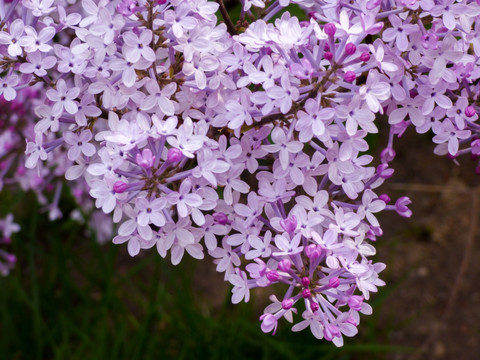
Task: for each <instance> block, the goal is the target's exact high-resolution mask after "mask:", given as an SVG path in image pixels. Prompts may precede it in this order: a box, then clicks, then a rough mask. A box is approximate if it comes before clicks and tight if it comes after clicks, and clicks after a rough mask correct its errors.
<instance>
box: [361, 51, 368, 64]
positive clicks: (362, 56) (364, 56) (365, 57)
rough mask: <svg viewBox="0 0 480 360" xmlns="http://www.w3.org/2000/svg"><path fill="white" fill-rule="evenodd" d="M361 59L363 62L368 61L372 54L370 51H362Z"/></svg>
mask: <svg viewBox="0 0 480 360" xmlns="http://www.w3.org/2000/svg"><path fill="white" fill-rule="evenodd" d="M360 60H362V61H363V62H367V61H368V60H370V54H369V53H368V52H364V53H362V55H360Z"/></svg>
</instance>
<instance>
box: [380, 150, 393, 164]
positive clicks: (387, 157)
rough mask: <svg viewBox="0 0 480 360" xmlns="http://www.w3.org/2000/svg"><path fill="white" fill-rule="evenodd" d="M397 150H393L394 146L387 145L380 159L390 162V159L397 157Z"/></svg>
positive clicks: (383, 161)
mask: <svg viewBox="0 0 480 360" xmlns="http://www.w3.org/2000/svg"><path fill="white" fill-rule="evenodd" d="M395 155H396V153H395V150H393V148H391V147H386V148H385V149H383V150H382V152H381V153H380V160H381V161H382V163H384V164H385V163H389V162H390V161H392V160H393V159H395Z"/></svg>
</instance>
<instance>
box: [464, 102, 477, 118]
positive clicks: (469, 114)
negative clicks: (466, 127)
mask: <svg viewBox="0 0 480 360" xmlns="http://www.w3.org/2000/svg"><path fill="white" fill-rule="evenodd" d="M475 114H476V111H475V108H474V107H473V106H472V105H470V106H467V107H466V108H465V115H466V116H467V117H472V116H473V115H475Z"/></svg>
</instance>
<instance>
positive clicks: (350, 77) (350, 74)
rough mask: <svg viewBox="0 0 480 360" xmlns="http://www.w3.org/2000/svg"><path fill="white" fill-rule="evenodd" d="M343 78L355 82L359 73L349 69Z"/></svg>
mask: <svg viewBox="0 0 480 360" xmlns="http://www.w3.org/2000/svg"><path fill="white" fill-rule="evenodd" d="M343 78H344V79H345V81H346V82H349V83H350V82H353V81H354V80H355V79H356V78H357V75H355V73H354V72H353V71H347V72H346V73H345V76H344V77H343Z"/></svg>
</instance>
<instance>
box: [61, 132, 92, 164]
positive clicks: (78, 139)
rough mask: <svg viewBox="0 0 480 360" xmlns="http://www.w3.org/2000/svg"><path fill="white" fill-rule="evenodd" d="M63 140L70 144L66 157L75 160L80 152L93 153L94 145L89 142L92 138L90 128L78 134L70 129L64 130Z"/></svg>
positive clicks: (87, 154)
mask: <svg viewBox="0 0 480 360" xmlns="http://www.w3.org/2000/svg"><path fill="white" fill-rule="evenodd" d="M63 138H64V140H65V142H66V143H67V144H68V145H70V149H69V150H68V158H69V159H70V160H72V161H75V160H76V159H77V158H78V157H79V156H80V155H81V154H83V155H85V156H92V155H93V154H95V152H96V150H95V146H94V145H93V144H90V143H89V141H90V140H91V139H92V132H91V131H90V130H84V131H82V132H81V133H80V134H79V135H78V134H75V133H73V132H71V131H66V132H65V133H64V134H63Z"/></svg>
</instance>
